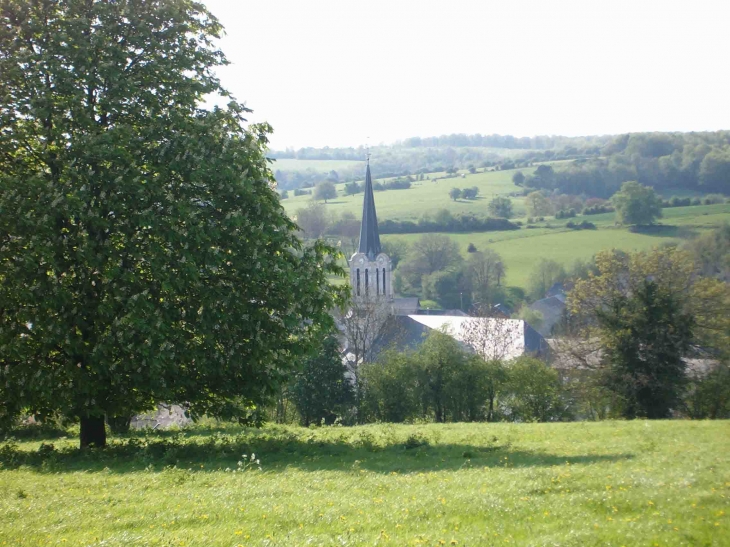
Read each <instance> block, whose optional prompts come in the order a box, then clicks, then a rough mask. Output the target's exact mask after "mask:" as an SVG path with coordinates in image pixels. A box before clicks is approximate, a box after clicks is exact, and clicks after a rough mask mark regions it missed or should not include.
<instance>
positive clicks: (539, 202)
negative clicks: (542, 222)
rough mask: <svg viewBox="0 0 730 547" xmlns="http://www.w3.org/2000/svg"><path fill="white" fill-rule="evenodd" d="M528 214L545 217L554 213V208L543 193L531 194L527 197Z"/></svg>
mask: <svg viewBox="0 0 730 547" xmlns="http://www.w3.org/2000/svg"><path fill="white" fill-rule="evenodd" d="M525 206H526V207H527V214H529V215H530V216H534V217H536V216H545V215H549V214H551V213H552V212H553V206H552V204H551V203H550V200H548V199H547V198H546V197H545V196H544V195H543V194H542V192H531V193H529V194H527V196H526V197H525Z"/></svg>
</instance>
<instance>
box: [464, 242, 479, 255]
mask: <svg viewBox="0 0 730 547" xmlns="http://www.w3.org/2000/svg"><path fill="white" fill-rule="evenodd" d="M466 252H467V253H476V252H477V247H476V245H474V244H473V243H469V246H468V247H467V248H466Z"/></svg>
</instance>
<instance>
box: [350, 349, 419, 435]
mask: <svg viewBox="0 0 730 547" xmlns="http://www.w3.org/2000/svg"><path fill="white" fill-rule="evenodd" d="M415 372H416V370H415V366H414V362H413V358H412V356H411V355H409V354H406V353H400V352H396V351H392V352H384V353H383V354H381V356H380V358H379V360H378V361H377V362H375V363H366V364H364V365H362V371H361V373H360V381H361V382H362V385H363V404H362V411H363V417H364V418H365V419H366V420H368V421H383V422H405V421H409V420H413V419H415V418H416V417H418V416H419V415H420V410H421V407H420V404H419V403H420V400H419V395H420V393H419V386H418V385H417V384H416V382H415V381H414V380H415V376H414V375H415Z"/></svg>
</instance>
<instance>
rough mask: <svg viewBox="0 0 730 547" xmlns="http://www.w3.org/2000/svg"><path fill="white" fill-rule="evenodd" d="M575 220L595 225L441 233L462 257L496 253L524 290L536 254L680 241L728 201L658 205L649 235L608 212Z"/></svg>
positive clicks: (719, 218) (727, 213)
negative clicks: (658, 219)
mask: <svg viewBox="0 0 730 547" xmlns="http://www.w3.org/2000/svg"><path fill="white" fill-rule="evenodd" d="M577 220H578V222H580V221H582V220H589V221H591V222H593V223H594V224H596V226H597V227H598V229H597V230H579V231H575V230H571V229H569V228H566V227H565V224H566V223H567V222H568V221H567V220H553V219H551V220H548V221H547V222H541V223H539V224H537V225H536V226H537V227H536V228H533V229H528V228H525V227H523V228H522V229H520V230H514V231H505V232H478V233H466V234H446V235H448V236H449V237H451V238H452V239H454V240H455V241H456V242H458V244H459V248H460V249H461V252H462V255H463V256H464V257H466V256H468V253H467V252H466V249H467V247H468V246H469V243H474V245H475V246H476V248H477V250H485V249H493V250H495V251H497V252H498V253H499V254H500V255H501V256H502V259H503V260H504V262H505V264H506V265H507V276H506V283H507V285H513V286H517V287H523V288H524V287H526V285H527V279H528V277H529V275H530V272H531V271H532V270H533V268H534V267H535V263H536V262H537V261H538V260H540V259H541V258H546V259H551V260H555V261H557V262H559V263H561V264H563V265H564V266H565V267H566V268H569V267H570V266H572V265H573V264H574V263H575V261H576V260H587V259H590V258H591V257H592V256H593V255H595V254H596V253H597V252H599V251H601V250H604V249H613V248H615V249H621V250H623V251H641V250H647V249H651V248H653V247H656V246H658V245H661V244H663V243H672V242H678V243H681V242H683V241H686V240H688V238H691V237H693V236H696V235H699V234H701V233H703V232H704V231H706V230H708V229H712V228H714V227H716V226H719V225H721V224H722V223H723V222H730V204H727V203H726V204H720V205H698V206H696V207H677V208H674V209H664V219H663V220H662V224H663V226H662V227H660V228H658V229H657V230H656V231H654V232H651V233H632V232H630V231H629V230H628V229H627V228H624V227H617V226H614V214H613V213H607V214H603V215H593V216H587V217H578V219H577ZM421 235H422V234H407V235H400V234H399V235H383V236H381V238H382V240H383V241H389V240H393V239H402V240H404V241H408V242H413V241H415V240H417V239H418V238H419V237H421Z"/></svg>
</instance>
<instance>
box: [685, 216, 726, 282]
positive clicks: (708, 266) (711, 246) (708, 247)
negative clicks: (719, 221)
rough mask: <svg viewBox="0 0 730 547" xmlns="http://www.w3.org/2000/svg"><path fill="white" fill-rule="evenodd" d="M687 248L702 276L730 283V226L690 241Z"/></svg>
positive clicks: (724, 226)
mask: <svg viewBox="0 0 730 547" xmlns="http://www.w3.org/2000/svg"><path fill="white" fill-rule="evenodd" d="M685 248H686V249H687V250H688V251H689V252H690V253H692V256H693V258H694V260H695V263H696V264H697V267H698V268H699V269H700V271H701V272H702V275H704V276H706V277H716V278H718V279H720V280H723V281H726V282H730V224H727V223H726V224H723V225H722V226H720V227H719V228H716V229H715V230H712V231H711V232H708V233H706V234H703V235H701V236H700V237H698V238H696V239H694V240H692V241H688V242H687V243H686V244H685Z"/></svg>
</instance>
